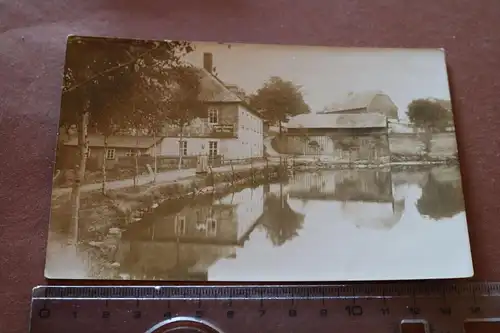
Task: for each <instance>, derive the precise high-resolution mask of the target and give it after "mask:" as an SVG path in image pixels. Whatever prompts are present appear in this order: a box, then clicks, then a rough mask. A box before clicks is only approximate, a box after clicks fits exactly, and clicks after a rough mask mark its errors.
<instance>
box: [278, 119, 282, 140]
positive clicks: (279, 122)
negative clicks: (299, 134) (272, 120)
mask: <svg viewBox="0 0 500 333" xmlns="http://www.w3.org/2000/svg"><path fill="white" fill-rule="evenodd" d="M278 126H279V127H280V138H281V136H282V134H283V129H282V128H281V127H282V126H281V120H279V121H278Z"/></svg>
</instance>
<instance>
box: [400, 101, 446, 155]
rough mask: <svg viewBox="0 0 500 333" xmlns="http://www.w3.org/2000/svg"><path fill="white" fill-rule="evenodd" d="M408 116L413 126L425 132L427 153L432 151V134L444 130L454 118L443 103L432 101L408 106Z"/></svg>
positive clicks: (413, 102)
mask: <svg viewBox="0 0 500 333" xmlns="http://www.w3.org/2000/svg"><path fill="white" fill-rule="evenodd" d="M407 115H408V118H409V119H410V122H411V123H412V124H413V126H415V127H417V128H420V129H422V130H423V132H424V133H423V140H424V144H425V152H426V153H429V152H430V150H431V140H432V133H433V132H435V131H438V130H444V129H445V128H446V127H447V126H449V123H450V121H451V120H452V117H453V115H452V113H451V110H448V109H447V108H445V106H444V104H443V102H442V101H438V100H431V99H416V100H413V101H412V102H411V103H410V104H409V105H408V111H407Z"/></svg>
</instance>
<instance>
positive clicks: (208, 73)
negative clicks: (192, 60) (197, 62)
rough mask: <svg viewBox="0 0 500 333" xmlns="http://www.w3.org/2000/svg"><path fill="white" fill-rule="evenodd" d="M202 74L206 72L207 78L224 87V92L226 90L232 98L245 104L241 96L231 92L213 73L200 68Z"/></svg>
mask: <svg viewBox="0 0 500 333" xmlns="http://www.w3.org/2000/svg"><path fill="white" fill-rule="evenodd" d="M198 68H199V69H200V70H201V71H202V72H204V73H205V74H206V75H207V76H209V77H210V78H211V79H214V80H215V82H217V83H218V84H219V85H221V86H222V88H223V89H224V90H226V92H227V93H229V94H230V95H232V96H231V97H234V98H236V99H238V100H240V101H241V102H244V101H243V99H241V98H240V96H238V95H236V94H235V93H234V92H232V91H231V89H229V88H228V87H227V86H226V84H225V83H224V81H222V80H221V79H220V78H218V77H217V76H216V75H214V74H213V73H210V72H209V71H207V70H206V69H205V68H203V67H198Z"/></svg>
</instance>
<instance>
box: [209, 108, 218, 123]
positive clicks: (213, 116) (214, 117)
mask: <svg viewBox="0 0 500 333" xmlns="http://www.w3.org/2000/svg"><path fill="white" fill-rule="evenodd" d="M208 123H209V124H211V125H214V124H218V123H219V110H218V109H217V108H210V109H208Z"/></svg>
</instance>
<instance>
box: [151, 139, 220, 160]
mask: <svg viewBox="0 0 500 333" xmlns="http://www.w3.org/2000/svg"><path fill="white" fill-rule="evenodd" d="M182 140H183V141H186V142H187V155H188V156H192V155H201V154H202V153H204V154H208V146H209V145H208V143H209V142H210V141H217V142H218V143H219V144H218V145H219V154H221V151H220V150H221V149H220V140H219V139H212V138H183V139H182ZM203 146H204V147H203ZM159 155H161V156H179V138H163V140H162V141H161V144H160V152H159Z"/></svg>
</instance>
